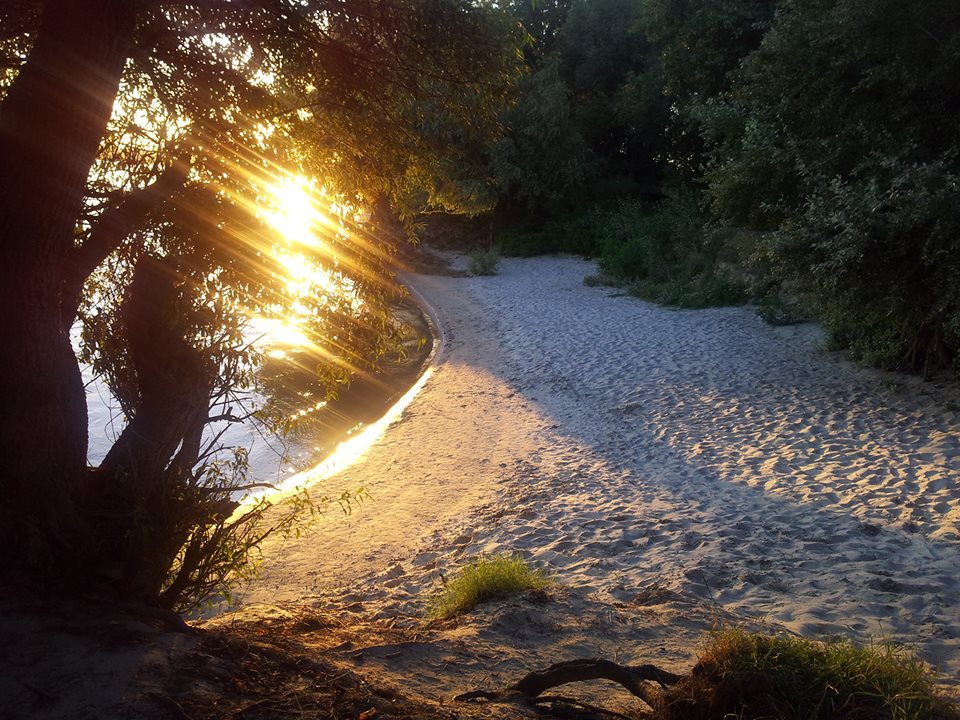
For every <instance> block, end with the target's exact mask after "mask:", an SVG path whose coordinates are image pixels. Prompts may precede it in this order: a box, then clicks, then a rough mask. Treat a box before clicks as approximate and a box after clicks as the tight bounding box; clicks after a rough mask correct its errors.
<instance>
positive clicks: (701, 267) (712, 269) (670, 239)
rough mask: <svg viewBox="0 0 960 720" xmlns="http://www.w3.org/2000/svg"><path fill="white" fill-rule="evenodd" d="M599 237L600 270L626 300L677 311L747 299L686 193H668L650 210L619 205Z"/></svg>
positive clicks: (694, 197) (716, 237)
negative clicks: (623, 287) (621, 286)
mask: <svg viewBox="0 0 960 720" xmlns="http://www.w3.org/2000/svg"><path fill="white" fill-rule="evenodd" d="M602 232H603V241H602V243H601V251H600V258H599V266H600V269H601V271H602V272H603V273H604V274H606V275H609V276H610V277H612V278H614V279H616V280H617V281H618V282H620V283H622V284H624V285H626V287H627V290H628V292H629V293H630V294H631V295H635V296H637V297H640V298H643V299H645V300H651V301H653V302H656V303H660V304H664V305H675V306H679V307H707V306H712V305H731V304H738V303H742V302H744V301H745V300H746V299H747V290H746V285H745V283H744V282H743V280H742V278H740V277H739V275H740V274H741V273H740V271H739V270H738V268H737V265H736V263H735V260H736V258H730V257H728V256H727V254H726V253H725V248H724V245H723V243H722V239H723V237H722V236H721V235H720V234H719V233H717V232H713V231H708V230H707V229H706V228H705V217H704V213H703V212H702V210H701V207H700V199H699V196H698V194H697V193H696V192H695V191H694V190H693V189H691V188H681V189H680V190H678V191H676V192H672V193H671V194H670V195H668V197H667V198H666V199H665V200H664V201H662V202H661V203H660V204H659V205H657V206H656V207H655V208H653V209H652V210H651V209H650V208H649V207H648V206H647V205H645V204H642V203H639V202H635V201H634V202H629V201H628V202H624V203H623V204H621V206H620V208H619V209H617V210H616V211H613V212H610V213H608V214H607V215H606V216H605V218H604V223H603V231H602Z"/></svg>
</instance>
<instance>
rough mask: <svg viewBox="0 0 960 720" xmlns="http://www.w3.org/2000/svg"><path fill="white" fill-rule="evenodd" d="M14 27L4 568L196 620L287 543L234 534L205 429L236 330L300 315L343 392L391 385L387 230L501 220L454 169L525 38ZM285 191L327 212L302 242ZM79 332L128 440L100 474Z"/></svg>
mask: <svg viewBox="0 0 960 720" xmlns="http://www.w3.org/2000/svg"><path fill="white" fill-rule="evenodd" d="M2 12H3V18H2V20H3V22H2V23H0V27H2V30H0V54H2V64H0V71H2V74H0V84H2V90H3V93H4V94H3V100H2V104H0V190H2V192H0V261H2V262H0V265H2V268H0V273H3V277H2V278H0V287H2V290H0V301H2V302H3V304H4V307H5V308H7V314H6V318H7V319H6V320H5V321H4V322H2V323H0V347H2V348H3V351H2V352H3V353H4V355H5V358H4V362H2V363H0V366H2V370H0V395H2V397H3V398H4V403H5V405H4V410H3V413H2V414H0V436H2V437H3V438H4V450H5V453H4V454H5V457H6V459H7V462H8V464H7V468H6V472H5V473H4V476H3V489H4V494H5V498H6V502H5V503H4V506H3V511H2V512H3V516H2V517H0V527H2V528H3V529H2V533H3V537H4V540H5V541H6V543H7V545H8V547H10V548H11V550H12V557H13V558H14V567H13V568H12V569H13V571H14V572H15V573H17V572H20V573H22V574H24V576H29V577H33V578H37V577H39V578H48V579H50V578H56V577H62V578H64V579H65V580H68V581H72V582H77V581H78V580H79V581H81V582H83V583H84V584H85V585H86V586H89V587H96V588H99V589H103V590H107V591H109V592H113V593H115V594H119V595H122V596H125V597H129V598H134V599H139V600H148V601H153V602H156V601H161V602H163V603H164V604H166V605H169V606H176V605H177V604H179V603H182V602H185V601H187V602H189V601H195V600H197V599H198V595H202V594H203V593H206V592H210V591H212V590H215V589H217V587H218V583H219V582H220V581H222V580H223V578H224V573H226V572H228V571H229V570H230V569H235V568H236V566H237V564H238V561H237V557H236V555H237V554H238V553H241V554H242V551H243V549H244V548H246V547H248V546H249V545H250V543H252V542H255V541H256V540H257V539H258V538H259V537H260V536H261V534H262V533H263V532H268V531H269V530H271V529H273V526H271V527H266V528H264V527H262V526H260V527H258V528H254V523H253V521H254V520H258V519H260V517H261V515H262V508H261V509H255V510H254V511H251V512H250V513H248V514H247V515H246V516H244V518H243V519H242V520H241V521H240V522H236V519H234V520H230V514H231V511H232V509H233V507H234V505H235V503H234V502H233V500H234V497H235V494H234V492H235V490H236V488H237V487H238V485H241V484H243V480H242V476H238V475H236V474H234V473H233V472H232V471H229V470H225V469H224V466H223V465H222V463H221V462H220V461H219V459H217V458H216V457H215V456H214V455H211V454H210V451H211V450H212V449H215V448H216V443H214V444H213V446H212V447H208V440H209V435H205V434H204V431H205V428H206V427H207V426H208V425H209V424H210V423H211V422H213V421H215V420H220V421H224V420H226V421H229V420H232V419H234V410H233V408H234V407H235V406H234V405H233V404H232V401H233V400H235V396H234V395H233V393H234V392H235V391H236V390H237V388H238V387H239V386H242V385H243V384H244V383H245V382H248V381H250V379H251V373H252V368H254V367H255V365H256V363H257V358H256V357H255V350H254V349H252V348H251V347H250V345H249V341H248V339H247V338H246V337H245V336H244V334H243V324H244V323H245V322H246V321H247V319H248V318H249V317H250V316H251V315H253V314H262V315H266V316H270V315H281V314H289V313H290V312H291V306H293V307H294V311H295V312H296V314H297V318H298V321H299V322H300V323H301V325H302V326H303V327H305V328H307V329H308V330H309V335H310V338H311V340H312V343H311V347H312V348H313V349H314V353H313V355H312V356H311V362H312V363H315V364H316V370H317V372H318V376H319V378H320V380H321V381H323V382H325V383H326V386H328V387H329V386H330V384H332V383H335V382H338V381H343V380H345V379H347V378H349V377H350V376H351V375H354V374H357V373H362V372H366V371H370V370H371V369H374V368H375V367H376V364H377V362H378V359H379V358H381V357H383V356H384V353H386V352H387V351H389V350H390V348H391V347H392V346H393V338H394V337H395V333H396V328H395V326H394V324H393V323H392V321H391V318H390V316H389V313H388V311H387V302H388V300H389V299H390V297H391V296H392V295H393V294H395V293H396V285H395V283H394V282H393V280H392V277H391V273H390V268H389V263H390V243H391V238H390V235H391V232H390V230H391V228H396V227H397V225H396V217H397V216H398V215H399V216H401V217H402V216H406V215H409V214H410V213H411V212H412V211H413V210H414V209H416V208H418V207H422V206H424V205H427V204H432V205H437V206H442V207H446V208H448V209H454V210H463V211H476V210H477V209H480V208H482V207H484V206H485V204H489V202H490V193H489V191H488V190H486V188H485V185H484V182H483V181H482V180H481V181H474V180H473V179H472V178H469V179H467V178H464V177H462V176H458V175H457V171H458V170H459V167H460V164H459V163H458V160H459V159H460V158H463V157H468V156H469V154H470V153H471V152H473V150H472V148H475V147H476V146H479V145H486V144H487V143H489V142H491V141H492V140H493V139H494V138H495V136H496V134H497V132H498V125H497V112H498V109H499V107H500V104H501V102H502V100H503V98H504V97H505V96H506V94H507V92H508V91H509V87H510V85H511V83H512V80H513V77H514V76H515V74H516V65H517V54H516V49H515V38H516V35H517V33H516V32H515V28H516V25H515V22H514V21H512V20H511V19H510V18H508V17H507V16H506V15H504V14H503V13H501V12H499V11H497V10H495V9H494V8H492V7H490V6H484V5H480V4H475V3H472V2H469V1H467V0H373V1H370V0H362V1H360V0H357V1H354V0H350V1H348V2H345V3H344V2H329V1H328V0H304V1H293V0H289V1H288V0H192V1H188V0H167V1H164V0H98V1H97V2H89V1H82V2H81V1H79V0H43V1H41V0H35V1H30V0H23V1H21V2H15V3H6V4H5V5H4V8H3V10H2ZM467 180H470V182H468V181H467ZM278 188H280V189H283V188H286V189H287V190H288V191H292V192H300V193H302V194H305V195H306V197H307V198H308V199H307V200H306V202H307V203H308V204H309V205H310V207H311V208H312V209H313V210H316V211H317V213H316V215H315V217H314V218H313V222H312V225H313V226H312V227H311V228H310V232H309V234H308V236H305V237H302V238H291V237H290V236H289V234H288V235H287V236H284V235H283V233H282V232H280V231H279V230H281V229H282V228H280V227H278V222H277V219H276V214H277V213H281V214H282V212H283V209H282V207H280V208H278V207H277V205H278V202H281V200H279V199H278V197H277V192H278ZM321 204H322V205H323V207H322V209H323V213H320V212H319V209H320V205H321ZM271 212H272V213H273V215H272V216H271ZM355 214H357V218H358V219H355V218H354V215H355ZM364 214H366V216H367V217H369V218H370V221H369V222H366V223H364V222H361V221H360V220H359V218H360V217H362V216H363V215H364ZM78 321H79V322H80V324H81V327H82V354H83V356H84V359H85V360H87V361H89V362H91V363H92V364H93V367H94V368H95V369H96V370H97V371H98V372H99V373H101V374H102V375H103V376H104V377H105V378H106V379H107V381H108V383H109V385H110V387H111V390H112V391H113V392H114V393H115V395H116V396H117V397H118V399H119V401H120V404H121V406H122V408H123V411H124V414H125V415H126V418H127V422H126V425H125V427H124V430H123V431H122V432H121V434H120V436H119V437H118V439H117V442H116V443H115V445H114V447H113V448H112V449H111V450H110V451H109V452H108V453H107V456H106V457H105V458H104V460H103V462H102V463H101V464H100V466H99V467H97V468H88V467H87V463H86V455H87V434H86V432H87V431H86V426H87V422H86V410H85V399H84V391H83V385H82V382H81V378H80V370H79V367H78V363H77V359H76V357H75V356H74V351H73V349H72V347H71V337H70V335H71V329H72V328H73V327H74V326H75V324H76V322H78ZM284 522H287V520H285V519H281V520H274V525H276V524H277V523H279V524H281V525H282V524H283V523H284Z"/></svg>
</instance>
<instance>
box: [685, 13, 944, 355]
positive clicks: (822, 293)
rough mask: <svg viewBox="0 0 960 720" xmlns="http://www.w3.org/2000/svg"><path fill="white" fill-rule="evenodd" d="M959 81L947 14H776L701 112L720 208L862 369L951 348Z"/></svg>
mask: <svg viewBox="0 0 960 720" xmlns="http://www.w3.org/2000/svg"><path fill="white" fill-rule="evenodd" d="M958 73H960V16H958V15H957V13H956V7H955V4H954V3H952V2H949V1H946V0H927V1H925V2H918V3H899V2H895V1H894V0H881V1H879V2H862V1H861V0H842V1H841V2H827V0H815V1H812V2H786V3H783V4H782V7H781V9H780V11H779V14H778V16H777V19H776V22H775V23H774V25H773V27H772V29H771V30H770V32H768V33H767V35H766V36H765V38H764V40H763V43H762V45H761V46H760V48H759V49H758V50H757V51H756V52H754V53H753V54H752V55H750V56H749V57H748V58H747V60H746V61H745V62H744V64H743V68H742V69H741V70H740V72H739V73H738V75H737V78H736V82H735V83H734V85H733V87H732V89H731V90H730V91H729V92H728V93H726V94H725V95H724V96H723V97H722V99H720V100H717V101H715V102H713V103H710V104H708V105H707V106H705V108H704V115H703V117H704V121H705V123H706V125H707V127H708V128H709V130H710V133H711V136H712V137H713V138H714V141H715V143H716V144H715V148H714V151H713V157H714V164H713V166H712V167H711V169H710V171H709V173H708V177H709V180H710V192H711V195H712V198H713V203H714V208H715V210H716V212H717V213H718V214H719V215H720V217H721V218H722V219H723V220H724V221H725V222H729V223H733V224H738V225H742V226H746V227H750V228H753V229H759V230H769V231H771V232H769V233H768V234H767V235H766V242H765V246H764V247H762V248H760V252H761V254H763V255H765V256H766V258H767V259H768V260H769V261H770V269H771V271H772V272H773V274H774V276H775V277H777V278H779V279H785V280H788V281H791V282H795V283H796V284H797V286H798V287H800V288H801V289H803V290H804V291H807V292H809V293H810V294H811V295H812V296H813V298H814V299H815V300H816V302H817V305H818V307H819V311H820V314H821V316H822V318H823V319H824V321H825V322H826V324H827V326H828V329H829V331H830V332H831V333H832V335H833V336H834V338H835V340H836V341H837V342H840V343H843V344H846V345H848V346H850V348H851V349H852V351H853V353H854V355H855V356H857V357H859V358H862V359H863V360H865V361H866V362H869V363H871V364H876V365H880V366H882V367H887V368H903V369H911V370H915V371H922V372H928V371H931V370H933V369H936V368H937V367H943V366H946V365H949V364H950V363H951V361H952V360H953V359H954V358H956V357H957V351H958V349H960V332H958V329H960V272H958V269H960V240H958V238H960V115H958V113H957V112H956V108H957V107H958V104H960V86H958V84H957V83H956V77H957V76H958ZM813 98H815V99H816V101H815V102H813V101H811V99H813Z"/></svg>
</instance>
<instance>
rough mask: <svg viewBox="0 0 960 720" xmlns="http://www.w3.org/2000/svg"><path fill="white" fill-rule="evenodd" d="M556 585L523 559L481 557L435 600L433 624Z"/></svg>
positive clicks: (431, 608) (432, 603) (430, 613)
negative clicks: (501, 599)
mask: <svg viewBox="0 0 960 720" xmlns="http://www.w3.org/2000/svg"><path fill="white" fill-rule="evenodd" d="M550 585H553V580H552V579H551V578H550V576H549V575H547V573H546V572H545V571H543V570H533V569H531V568H530V566H529V565H527V563H526V561H525V560H524V559H523V558H522V557H520V556H519V555H514V556H510V555H495V556H493V557H479V558H477V559H476V560H474V561H473V562H471V563H469V564H468V565H466V566H464V567H463V568H461V570H460V571H459V572H458V573H457V575H456V576H455V577H454V578H453V579H452V580H450V581H449V582H447V583H445V584H444V587H443V588H442V589H441V590H440V592H439V593H437V594H436V595H435V596H434V597H433V598H431V601H430V606H429V608H428V610H427V618H428V619H429V620H442V619H446V618H451V617H454V616H456V615H462V614H463V613H467V612H470V611H471V610H472V609H473V608H475V607H476V606H477V605H479V604H480V603H482V602H486V601H487V600H492V599H494V598H498V597H503V596H504V595H511V594H514V593H519V592H523V591H524V590H542V589H543V588H547V587H549V586H550Z"/></svg>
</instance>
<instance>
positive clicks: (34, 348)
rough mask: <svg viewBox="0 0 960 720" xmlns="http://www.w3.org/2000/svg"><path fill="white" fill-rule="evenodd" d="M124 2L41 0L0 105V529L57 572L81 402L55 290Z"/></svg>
mask: <svg viewBox="0 0 960 720" xmlns="http://www.w3.org/2000/svg"><path fill="white" fill-rule="evenodd" d="M136 5H137V3H136V2H132V1H131V0H48V2H47V3H46V5H45V9H44V15H43V20H42V23H41V26H40V29H39V31H38V34H37V38H36V42H35V44H34V47H33V49H32V51H31V53H30V56H29V58H28V60H27V62H26V64H25V65H24V66H23V68H22V70H21V72H20V74H19V76H18V77H17V79H16V81H15V82H14V84H13V85H12V86H11V88H10V90H9V93H8V95H7V97H6V99H5V100H4V101H3V103H2V105H0V308H3V313H4V315H3V318H2V319H0V403H2V411H0V443H2V444H0V448H2V457H3V464H4V468H3V472H2V473H0V491H2V492H3V496H4V497H3V503H2V504H0V528H2V529H0V539H2V540H3V541H4V542H3V545H4V547H6V548H7V549H8V559H9V560H10V561H11V562H12V563H13V564H14V565H15V566H21V567H22V566H24V565H26V566H33V567H35V566H36V565H38V564H39V563H47V564H48V565H49V564H51V563H52V567H51V569H52V571H54V572H57V571H59V570H61V569H62V567H63V566H64V565H66V564H67V563H68V562H69V560H66V558H67V556H68V554H69V553H68V549H72V548H73V543H74V541H75V536H74V532H75V531H76V530H77V524H78V521H77V519H76V514H75V513H74V512H73V507H72V503H71V497H70V496H71V493H73V492H74V491H75V488H76V487H77V486H78V484H79V483H80V481H81V479H82V478H83V475H84V473H85V468H86V453H87V412H86V400H85V394H84V388H83V383H82V380H81V376H80V370H79V367H78V365H77V361H76V358H75V357H74V353H73V351H72V348H71V345H70V337H69V329H68V328H64V327H63V324H62V321H61V288H62V284H63V279H64V277H65V271H66V267H65V266H66V264H67V258H68V256H69V254H70V253H71V251H72V250H73V247H74V235H75V230H76V223H77V218H78V215H79V211H80V209H81V205H82V202H83V198H84V189H85V185H86V180H87V176H88V174H89V172H90V167H91V166H92V164H93V162H94V160H95V158H96V153H97V149H98V147H99V144H100V141H101V138H102V136H103V134H104V131H105V130H106V125H107V122H108V120H109V118H110V113H111V111H112V108H113V103H114V100H115V98H116V94H117V90H118V87H119V82H120V76H121V73H122V71H123V67H124V63H125V61H126V57H127V50H128V43H129V38H130V36H131V35H132V33H133V30H134V26H135V8H136ZM57 566H59V567H57Z"/></svg>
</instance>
